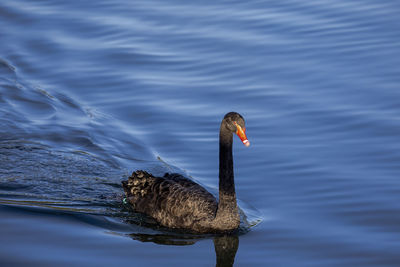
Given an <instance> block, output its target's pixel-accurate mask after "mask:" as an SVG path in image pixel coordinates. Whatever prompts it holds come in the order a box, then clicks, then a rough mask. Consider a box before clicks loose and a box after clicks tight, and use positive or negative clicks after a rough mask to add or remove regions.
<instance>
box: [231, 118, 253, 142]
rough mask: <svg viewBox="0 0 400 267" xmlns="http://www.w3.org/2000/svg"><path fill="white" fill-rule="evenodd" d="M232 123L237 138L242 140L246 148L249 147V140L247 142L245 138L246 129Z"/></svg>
mask: <svg viewBox="0 0 400 267" xmlns="http://www.w3.org/2000/svg"><path fill="white" fill-rule="evenodd" d="M234 123H235V126H236V129H237V130H236V134H237V136H239V138H240V140H242V142H243V144H244V145H245V146H247V147H248V146H250V142H249V140H247V136H246V128H242V127H240V125H239V124H237V123H236V122H234Z"/></svg>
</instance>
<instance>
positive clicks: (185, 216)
mask: <svg viewBox="0 0 400 267" xmlns="http://www.w3.org/2000/svg"><path fill="white" fill-rule="evenodd" d="M122 185H123V187H124V190H125V194H126V196H127V199H128V201H129V202H130V203H131V205H132V207H133V209H134V210H135V211H136V212H140V213H144V214H147V215H149V216H151V217H153V218H154V219H156V220H157V221H158V222H159V223H160V224H162V225H164V226H167V227H170V228H181V229H191V230H194V231H197V232H205V231H208V230H209V229H210V228H211V223H212V221H213V220H214V218H215V215H216V211H217V206H218V204H217V201H216V199H215V197H214V196H213V195H212V194H210V193H209V192H207V190H205V189H204V188H203V187H202V186H200V185H198V184H197V183H195V182H193V181H191V180H189V179H187V178H185V177H183V176H182V175H179V174H168V173H166V174H165V175H164V177H155V176H153V175H151V174H149V173H147V172H145V171H140V170H139V171H136V172H134V173H133V174H132V175H131V176H130V177H129V179H128V181H124V182H122Z"/></svg>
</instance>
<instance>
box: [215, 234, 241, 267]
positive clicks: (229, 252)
mask: <svg viewBox="0 0 400 267" xmlns="http://www.w3.org/2000/svg"><path fill="white" fill-rule="evenodd" d="M238 247H239V237H237V236H229V235H226V236H219V237H215V238H214V248H215V254H216V255H217V265H216V266H220V267H221V266H233V262H234V261H235V256H236V251H237V250H238Z"/></svg>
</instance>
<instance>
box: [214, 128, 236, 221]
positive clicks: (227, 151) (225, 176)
mask: <svg viewBox="0 0 400 267" xmlns="http://www.w3.org/2000/svg"><path fill="white" fill-rule="evenodd" d="M224 123H225V121H222V123H221V129H220V134H219V203H218V210H217V214H216V218H215V219H216V220H222V221H223V222H224V224H225V225H226V226H227V227H228V228H229V227H232V224H234V225H235V226H236V227H237V225H238V223H239V221H240V219H239V213H238V207H237V203H236V193H235V181H234V178H233V157H232V141H233V140H232V132H231V131H229V130H228V129H227V127H226V125H224Z"/></svg>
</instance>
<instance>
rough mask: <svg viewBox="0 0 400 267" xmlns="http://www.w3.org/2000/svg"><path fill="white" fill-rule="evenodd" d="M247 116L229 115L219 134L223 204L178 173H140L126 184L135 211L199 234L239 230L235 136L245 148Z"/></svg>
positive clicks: (129, 200)
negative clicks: (244, 117)
mask: <svg viewBox="0 0 400 267" xmlns="http://www.w3.org/2000/svg"><path fill="white" fill-rule="evenodd" d="M245 132H246V128H245V122H244V119H243V117H242V116H241V115H240V114H239V113H236V112H229V113H227V114H226V115H225V116H224V118H223V120H222V122H221V126H220V132H219V201H217V200H216V198H215V197H214V196H213V195H212V194H211V193H209V192H208V191H207V190H206V189H205V188H204V187H202V186H200V185H199V184H197V183H195V182H194V181H192V180H190V179H188V178H186V177H184V176H182V175H180V174H177V173H172V174H169V173H166V174H165V175H164V176H163V177H155V176H153V175H152V174H150V173H148V172H146V171H143V170H137V171H135V172H133V173H132V175H131V176H130V177H129V178H128V180H127V181H123V182H122V186H123V188H124V191H125V195H126V198H127V200H128V202H129V203H130V205H131V206H132V208H133V210H134V211H135V212H139V213H144V214H146V215H148V216H150V217H152V218H153V219H155V220H156V221H157V222H158V223H159V224H160V225H162V226H165V227H168V228H175V229H184V230H189V231H192V232H198V233H220V232H232V231H234V230H235V229H237V228H238V227H239V224H240V217H239V212H238V206H237V202H236V192H235V183H234V176H233V157H232V141H233V140H232V136H233V133H236V134H237V135H238V136H239V138H240V139H241V141H242V142H243V144H244V145H245V146H247V147H248V146H249V145H250V142H249V140H247V137H246V133H245Z"/></svg>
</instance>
